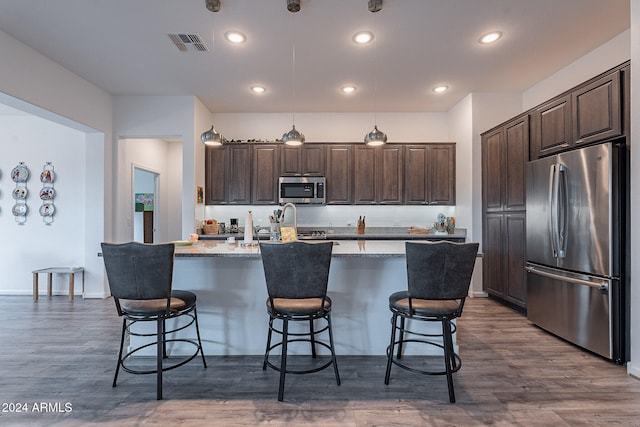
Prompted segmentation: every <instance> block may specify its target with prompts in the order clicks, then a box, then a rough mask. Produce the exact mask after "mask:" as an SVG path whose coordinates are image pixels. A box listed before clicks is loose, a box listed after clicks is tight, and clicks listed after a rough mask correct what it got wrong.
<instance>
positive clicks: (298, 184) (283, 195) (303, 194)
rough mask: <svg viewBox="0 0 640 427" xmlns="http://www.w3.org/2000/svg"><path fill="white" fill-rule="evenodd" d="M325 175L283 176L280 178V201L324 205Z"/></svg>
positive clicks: (283, 202) (281, 202) (282, 202)
mask: <svg viewBox="0 0 640 427" xmlns="http://www.w3.org/2000/svg"><path fill="white" fill-rule="evenodd" d="M324 186H325V179H324V177H323V176H281V177H280V178H278V190H279V191H278V195H279V200H278V201H279V203H280V204H281V205H283V204H285V203H298V204H311V205H324V203H325V191H324Z"/></svg>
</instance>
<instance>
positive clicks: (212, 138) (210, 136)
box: [200, 0, 223, 147]
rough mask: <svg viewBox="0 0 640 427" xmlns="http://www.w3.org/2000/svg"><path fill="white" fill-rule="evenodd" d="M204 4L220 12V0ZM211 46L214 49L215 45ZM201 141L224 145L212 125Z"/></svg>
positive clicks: (210, 0) (210, 144) (208, 0)
mask: <svg viewBox="0 0 640 427" xmlns="http://www.w3.org/2000/svg"><path fill="white" fill-rule="evenodd" d="M204 4H205V7H206V8H207V10H208V11H209V12H218V11H220V0H205V2H204ZM213 16H214V15H211V27H212V30H211V34H213V28H214V25H213ZM211 46H212V47H213V44H212V45H211ZM212 74H213V73H212ZM200 141H202V143H203V144H204V145H209V146H212V147H219V146H221V145H222V143H223V138H222V135H221V134H220V132H218V131H217V130H215V128H214V127H213V125H211V129H209V130H208V131H205V132H202V135H200Z"/></svg>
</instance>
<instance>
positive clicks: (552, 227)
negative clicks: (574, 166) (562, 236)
mask: <svg viewBox="0 0 640 427" xmlns="http://www.w3.org/2000/svg"><path fill="white" fill-rule="evenodd" d="M555 183H556V165H555V163H554V164H552V165H551V166H549V204H548V206H549V241H550V242H551V252H552V255H553V257H554V258H557V257H558V238H557V231H556V218H555V217H554V215H553V213H554V207H553V204H554V202H555V201H557V198H556V197H555V190H556V185H555Z"/></svg>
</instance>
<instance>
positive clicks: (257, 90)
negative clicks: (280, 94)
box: [251, 85, 267, 93]
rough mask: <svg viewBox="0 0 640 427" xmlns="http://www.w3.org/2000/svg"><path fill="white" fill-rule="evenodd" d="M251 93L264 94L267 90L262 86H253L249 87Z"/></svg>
mask: <svg viewBox="0 0 640 427" xmlns="http://www.w3.org/2000/svg"><path fill="white" fill-rule="evenodd" d="M251 91H252V92H253V93H265V92H266V91H267V89H266V88H265V87H264V86H260V85H254V86H251Z"/></svg>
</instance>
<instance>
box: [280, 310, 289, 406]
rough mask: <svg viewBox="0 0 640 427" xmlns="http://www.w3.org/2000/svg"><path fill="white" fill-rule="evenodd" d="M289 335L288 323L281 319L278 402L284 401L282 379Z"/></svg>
mask: <svg viewBox="0 0 640 427" xmlns="http://www.w3.org/2000/svg"><path fill="white" fill-rule="evenodd" d="M288 334H289V321H288V320H287V319H282V353H281V356H280V385H279V386H278V402H282V401H283V400H284V378H285V374H286V371H287V340H288V339H289V337H288Z"/></svg>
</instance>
